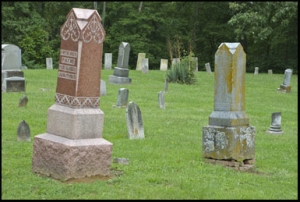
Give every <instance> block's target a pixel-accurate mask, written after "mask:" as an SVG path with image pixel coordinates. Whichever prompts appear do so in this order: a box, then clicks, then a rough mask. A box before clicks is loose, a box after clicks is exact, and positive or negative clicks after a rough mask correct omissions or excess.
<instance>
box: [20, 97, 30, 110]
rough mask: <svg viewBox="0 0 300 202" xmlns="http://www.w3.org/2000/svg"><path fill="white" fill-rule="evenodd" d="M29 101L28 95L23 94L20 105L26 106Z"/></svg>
mask: <svg viewBox="0 0 300 202" xmlns="http://www.w3.org/2000/svg"><path fill="white" fill-rule="evenodd" d="M27 103H28V97H27V96H26V95H23V97H21V98H20V100H19V107H26V106H27Z"/></svg>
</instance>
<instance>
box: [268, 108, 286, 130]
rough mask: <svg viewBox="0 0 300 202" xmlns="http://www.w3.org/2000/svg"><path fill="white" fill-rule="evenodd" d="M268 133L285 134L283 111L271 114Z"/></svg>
mask: <svg viewBox="0 0 300 202" xmlns="http://www.w3.org/2000/svg"><path fill="white" fill-rule="evenodd" d="M267 133H268V134H283V131H282V130H281V112H274V113H272V116H271V125H270V128H269V130H267Z"/></svg>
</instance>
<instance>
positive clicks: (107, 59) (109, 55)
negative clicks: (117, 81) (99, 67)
mask: <svg viewBox="0 0 300 202" xmlns="http://www.w3.org/2000/svg"><path fill="white" fill-rule="evenodd" d="M104 55H105V58H104V69H111V68H112V53H105V54H104Z"/></svg>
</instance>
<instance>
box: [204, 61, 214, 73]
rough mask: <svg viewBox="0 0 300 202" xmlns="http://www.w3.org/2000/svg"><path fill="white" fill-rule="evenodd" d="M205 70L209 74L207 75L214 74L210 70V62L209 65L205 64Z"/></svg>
mask: <svg viewBox="0 0 300 202" xmlns="http://www.w3.org/2000/svg"><path fill="white" fill-rule="evenodd" d="M205 69H206V72H207V73H210V74H211V73H212V72H211V68H210V64H209V62H208V63H205Z"/></svg>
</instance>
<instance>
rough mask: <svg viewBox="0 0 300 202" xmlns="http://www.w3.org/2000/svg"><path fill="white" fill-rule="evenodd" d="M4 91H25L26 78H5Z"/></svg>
mask: <svg viewBox="0 0 300 202" xmlns="http://www.w3.org/2000/svg"><path fill="white" fill-rule="evenodd" d="M2 92H25V78H24V77H17V76H13V77H8V78H4V79H3V82H2Z"/></svg>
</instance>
